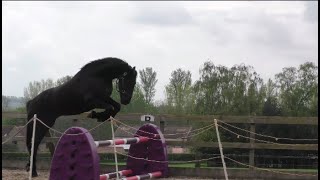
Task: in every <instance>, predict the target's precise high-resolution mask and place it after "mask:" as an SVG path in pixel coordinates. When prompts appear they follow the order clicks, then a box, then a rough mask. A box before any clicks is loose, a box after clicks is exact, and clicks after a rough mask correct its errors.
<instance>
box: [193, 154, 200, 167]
mask: <svg viewBox="0 0 320 180" xmlns="http://www.w3.org/2000/svg"><path fill="white" fill-rule="evenodd" d="M195 159H196V160H200V159H201V153H200V152H196V155H195ZM194 167H195V168H200V167H201V162H200V161H196V163H195V165H194Z"/></svg>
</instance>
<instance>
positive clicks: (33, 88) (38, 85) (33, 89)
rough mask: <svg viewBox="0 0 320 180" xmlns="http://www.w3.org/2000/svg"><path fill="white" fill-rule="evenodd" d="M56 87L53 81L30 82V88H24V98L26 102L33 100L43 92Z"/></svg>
mask: <svg viewBox="0 0 320 180" xmlns="http://www.w3.org/2000/svg"><path fill="white" fill-rule="evenodd" d="M54 86H55V83H54V82H53V80H52V79H50V78H49V79H47V80H43V79H42V80H41V81H33V82H30V83H29V85H28V87H26V88H24V98H25V100H26V101H28V100H30V99H33V98H34V97H36V96H37V95H38V94H40V93H41V92H42V91H44V90H47V89H49V88H52V87H54Z"/></svg>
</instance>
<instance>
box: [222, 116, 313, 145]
mask: <svg viewBox="0 0 320 180" xmlns="http://www.w3.org/2000/svg"><path fill="white" fill-rule="evenodd" d="M217 121H219V122H221V123H223V124H225V125H227V126H230V127H233V128H235V129H239V130H241V131H245V132H249V133H252V134H255V135H257V136H262V137H267V138H272V139H275V140H276V141H278V140H280V139H283V140H291V141H318V139H294V138H282V137H274V136H269V135H264V134H259V133H256V132H252V131H249V130H246V129H243V128H240V127H237V126H234V125H231V124H229V123H226V122H223V121H221V120H218V119H217Z"/></svg>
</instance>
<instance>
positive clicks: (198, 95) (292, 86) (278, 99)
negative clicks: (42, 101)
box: [2, 61, 318, 116]
mask: <svg viewBox="0 0 320 180" xmlns="http://www.w3.org/2000/svg"><path fill="white" fill-rule="evenodd" d="M199 72H200V78H199V79H197V80H195V81H194V82H193V81H192V78H191V75H192V74H191V72H190V71H189V70H184V69H181V68H178V69H176V70H174V71H173V72H172V73H171V75H170V77H169V83H168V84H167V85H166V86H165V99H163V100H161V101H155V100H154V96H155V92H156V89H155V86H156V84H157V81H158V79H157V72H156V71H154V70H153V68H152V67H147V68H145V69H142V70H139V76H138V79H137V84H136V87H135V90H134V93H133V97H132V101H131V103H130V104H129V105H127V106H123V107H122V112H124V113H130V112H135V113H154V114H157V113H168V114H198V115H257V116H260V115H263V116H318V66H316V65H315V64H314V63H312V62H306V63H303V64H300V65H299V66H298V67H284V68H283V69H282V71H281V72H279V73H277V74H275V75H274V78H272V79H271V78H270V79H268V80H267V81H266V82H265V81H264V80H263V79H262V78H261V77H260V75H259V74H258V73H257V72H256V71H255V70H254V68H253V67H252V66H250V65H245V64H239V65H234V66H232V67H231V68H229V67H226V66H223V65H216V64H214V63H213V62H212V61H206V62H205V63H204V64H203V65H202V66H201V68H200V71H199ZM71 78H72V76H65V77H62V78H60V79H58V80H57V81H53V80H52V79H47V80H41V81H33V82H30V83H29V84H28V86H27V87H25V88H24V99H25V101H28V100H29V99H32V98H33V97H35V96H36V95H38V94H39V93H41V92H42V91H44V90H46V89H48V88H52V87H55V86H59V85H61V84H63V83H64V82H66V81H68V80H69V79H71ZM114 86H115V83H114ZM112 97H113V98H114V99H115V100H119V95H118V93H116V92H113V94H112ZM2 99H3V106H2V108H4V99H5V98H4V96H2ZM5 102H6V100H5Z"/></svg>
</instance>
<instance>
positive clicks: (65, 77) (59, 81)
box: [56, 76, 72, 86]
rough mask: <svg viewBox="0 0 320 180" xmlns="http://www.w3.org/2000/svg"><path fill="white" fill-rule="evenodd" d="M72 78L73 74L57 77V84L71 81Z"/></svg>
mask: <svg viewBox="0 0 320 180" xmlns="http://www.w3.org/2000/svg"><path fill="white" fill-rule="evenodd" d="M71 78H72V76H64V77H62V78H59V79H57V81H56V86H60V85H62V84H64V83H65V82H67V81H69V80H70V79H71Z"/></svg>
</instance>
